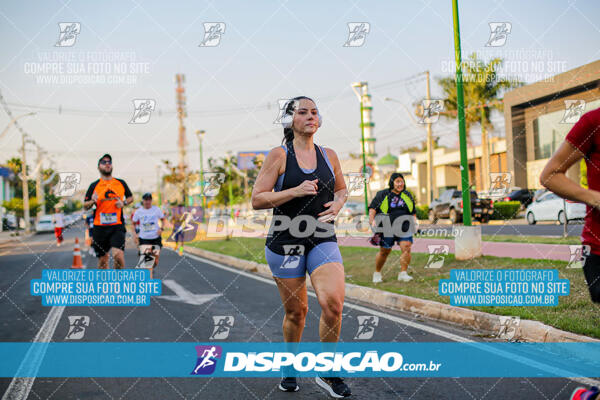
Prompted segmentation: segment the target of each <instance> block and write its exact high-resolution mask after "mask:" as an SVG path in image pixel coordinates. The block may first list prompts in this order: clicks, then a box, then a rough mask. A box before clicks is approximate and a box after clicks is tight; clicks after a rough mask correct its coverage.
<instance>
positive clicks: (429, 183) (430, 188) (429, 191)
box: [425, 71, 435, 203]
mask: <svg viewBox="0 0 600 400" xmlns="http://www.w3.org/2000/svg"><path fill="white" fill-rule="evenodd" d="M425 76H426V78H427V85H426V99H427V104H428V105H430V104H431V90H430V87H429V71H425ZM427 121H429V122H427V124H426V127H427V202H428V203H431V202H432V201H433V199H434V195H433V191H434V187H435V183H434V182H433V134H432V133H431V120H430V119H429V118H428V119H427Z"/></svg>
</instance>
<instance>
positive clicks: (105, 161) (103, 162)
mask: <svg viewBox="0 0 600 400" xmlns="http://www.w3.org/2000/svg"><path fill="white" fill-rule="evenodd" d="M100 164H112V161H110V160H102V161H100Z"/></svg>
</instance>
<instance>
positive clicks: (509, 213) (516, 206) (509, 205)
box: [492, 201, 521, 219]
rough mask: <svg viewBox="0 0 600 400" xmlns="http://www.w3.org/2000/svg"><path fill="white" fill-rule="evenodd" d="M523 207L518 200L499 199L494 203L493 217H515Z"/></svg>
mask: <svg viewBox="0 0 600 400" xmlns="http://www.w3.org/2000/svg"><path fill="white" fill-rule="evenodd" d="M520 208H521V203H520V202H518V201H498V202H495V203H494V214H493V215H492V218H493V219H513V218H515V217H516V216H517V213H518V212H519V210H520Z"/></svg>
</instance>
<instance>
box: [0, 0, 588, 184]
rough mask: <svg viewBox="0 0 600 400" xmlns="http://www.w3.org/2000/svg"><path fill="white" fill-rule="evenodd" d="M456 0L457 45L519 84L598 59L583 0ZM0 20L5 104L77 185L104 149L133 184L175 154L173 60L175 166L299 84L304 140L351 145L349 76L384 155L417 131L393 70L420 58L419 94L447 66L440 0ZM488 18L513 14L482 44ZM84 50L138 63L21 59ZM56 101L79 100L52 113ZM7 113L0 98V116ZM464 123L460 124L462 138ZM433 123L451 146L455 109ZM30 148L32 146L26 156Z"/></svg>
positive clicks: (234, 145) (1, 119) (67, 6)
mask: <svg viewBox="0 0 600 400" xmlns="http://www.w3.org/2000/svg"><path fill="white" fill-rule="evenodd" d="M459 3H460V5H459V7H460V18H461V36H462V46H463V57H466V55H467V54H469V53H471V52H473V51H476V52H477V53H478V54H479V55H480V56H481V57H482V58H484V59H486V58H489V57H491V56H495V55H498V56H501V57H503V58H504V59H505V60H506V62H507V66H508V65H510V66H512V67H513V68H512V69H511V70H510V71H509V72H510V74H511V75H512V76H516V77H517V78H519V79H521V80H524V81H528V82H532V81H535V80H538V79H541V78H543V77H544V76H548V75H552V74H553V73H554V72H561V71H564V70H569V69H572V68H576V67H578V66H581V65H583V64H586V63H589V62H591V61H595V60H597V59H598V58H599V56H600V53H599V50H600V49H599V46H598V43H600V40H599V39H600V22H598V21H597V18H594V17H596V16H598V15H600V5H599V4H598V2H596V1H591V0H588V1H558V0H556V1H510V0H507V1H474V0H473V1H460V2H459ZM0 20H1V21H2V23H1V24H0V33H1V35H2V38H3V41H2V47H3V49H2V50H3V51H2V52H0V60H1V62H0V66H1V67H0V90H1V91H2V94H3V96H4V98H5V99H6V101H7V102H8V103H9V106H10V107H11V109H12V111H13V113H14V114H15V115H19V114H21V113H23V112H26V111H27V110H29V108H28V107H27V106H29V105H32V106H35V110H37V111H38V114H37V115H36V116H34V117H29V118H24V119H23V120H21V125H22V126H23V128H24V129H25V130H26V131H27V132H28V133H30V134H31V136H32V137H33V138H34V139H35V140H36V142H37V143H39V144H40V145H41V146H42V147H43V148H44V149H46V150H47V151H48V152H49V153H50V154H51V155H52V158H53V160H54V161H55V165H56V167H57V168H58V169H59V170H64V171H79V172H81V173H82V176H83V181H84V185H87V182H88V181H89V180H91V179H94V178H95V177H96V176H97V172H96V170H95V165H96V160H97V158H98V157H99V155H101V154H103V153H104V152H111V153H112V154H113V156H114V158H115V175H116V176H119V177H122V178H124V179H126V180H128V182H129V183H130V185H131V186H132V187H134V188H136V189H140V190H142V189H143V188H147V187H152V186H153V185H154V182H155V174H156V170H155V166H156V165H157V164H159V163H160V160H162V159H170V160H171V161H174V162H176V161H177V154H176V152H175V151H176V149H177V147H176V140H177V120H176V118H175V116H174V115H173V114H172V113H171V112H170V111H172V110H173V109H174V107H175V104H174V102H175V92H174V74H175V73H178V72H180V73H184V74H185V75H186V91H187V108H188V111H189V116H188V118H187V119H186V126H187V128H188V131H187V139H188V144H189V154H188V163H189V164H190V165H191V166H192V167H193V168H197V165H198V164H199V161H198V154H197V153H198V152H197V140H196V137H195V135H194V134H193V132H194V131H195V130H196V129H204V130H206V131H207V135H206V142H205V143H206V145H205V160H206V159H207V158H208V157H210V156H213V157H217V156H222V155H224V154H225V152H226V151H228V150H231V151H233V152H237V151H247V150H268V149H270V148H272V147H274V146H277V145H278V144H279V143H280V142H281V137H282V132H281V128H280V127H279V126H277V125H274V124H273V121H274V120H275V118H276V116H277V110H276V109H275V108H268V107H267V104H272V105H273V106H274V105H275V104H276V103H277V99H280V98H287V97H291V96H296V95H299V94H303V95H308V96H311V97H313V98H314V99H315V100H316V101H317V105H318V106H319V108H320V111H321V114H322V115H323V118H324V123H323V126H322V128H321V129H320V130H319V131H318V132H317V136H316V137H315V141H316V142H317V143H319V144H322V145H325V146H327V147H331V148H333V149H335V150H336V151H337V152H338V154H339V155H340V157H342V158H344V157H346V156H347V155H348V153H349V152H357V151H358V149H359V137H360V131H359V128H358V124H359V122H360V114H359V111H358V107H359V106H358V102H357V100H356V97H355V96H354V94H353V93H352V90H351V88H350V84H351V83H352V82H354V81H367V82H369V85H370V87H371V90H370V92H371V94H372V98H373V106H374V110H373V119H374V121H375V123H376V127H375V131H374V132H375V137H376V138H377V139H378V141H377V144H376V150H377V152H378V153H379V154H380V155H383V154H384V153H385V152H386V151H387V150H388V148H389V149H390V150H391V151H392V152H393V153H397V152H398V151H399V150H400V148H401V147H402V146H407V145H410V144H417V143H418V142H419V140H422V138H423V137H424V135H425V132H424V129H422V128H420V127H415V126H414V125H412V123H411V122H410V119H409V118H408V116H407V115H406V112H405V111H404V110H403V109H402V108H401V107H400V105H399V104H396V103H391V102H385V101H384V100H383V99H384V98H385V97H393V98H395V99H398V100H400V101H401V102H402V103H403V104H405V105H406V106H408V107H410V105H411V104H412V103H413V102H415V101H419V100H420V99H421V98H422V97H423V96H424V93H425V83H424V80H423V79H422V78H418V79H413V80H410V81H407V82H403V81H402V80H403V79H404V78H407V77H411V76H414V75H415V74H418V73H420V72H422V71H424V70H430V71H431V74H432V77H433V78H434V79H433V82H432V95H433V97H435V96H436V95H439V94H440V92H439V89H438V87H437V85H436V84H435V78H437V77H442V76H446V75H450V74H451V73H452V71H449V70H448V66H452V65H453V63H454V47H453V37H452V12H451V1H449V0H444V1H442V0H436V1H429V2H428V1H424V2H421V1H410V2H409V1H370V2H367V1H358V2H356V3H354V2H352V1H330V2H316V1H288V2H280V1H256V2H233V1H220V2H214V3H211V2H193V1H183V2H164V1H145V2H136V1H131V2H130V1H127V0H124V1H107V2H83V1H71V2H67V1H65V2H62V1H58V2H54V1H43V2H42V1H39V2H31V3H23V2H18V1H8V2H3V3H2V4H1V5H0ZM59 22H79V23H80V24H81V33H80V34H79V35H78V37H77V39H76V43H75V44H74V46H72V47H54V44H55V43H56V40H57V39H58V34H59V28H58V23H59ZM204 22H224V23H225V26H226V28H225V34H224V35H223V36H222V38H221V41H220V44H219V45H218V46H216V47H199V44H200V42H201V41H202V39H203V36H204V27H203V23H204ZM349 22H368V23H369V24H370V32H369V33H368V34H367V37H366V40H365V43H364V45H363V46H361V47H343V46H342V45H343V43H344V42H345V40H346V39H347V38H348V27H347V24H348V23H349ZM490 22H509V23H511V24H512V31H511V33H510V34H509V35H508V38H507V42H506V44H505V45H504V46H502V47H494V48H490V47H485V43H486V42H487V41H488V39H489V35H490V28H489V26H488V23H490ZM90 52H92V53H95V54H103V55H107V54H108V55H113V56H115V55H116V56H119V55H120V56H123V54H126V55H129V56H131V57H133V58H134V59H135V62H139V63H143V64H144V65H146V66H147V68H149V73H140V74H135V78H136V83H135V84H71V85H66V84H62V85H56V84H50V83H48V82H43V81H40V79H41V78H40V76H41V75H44V74H43V73H39V72H36V73H28V72H30V71H27V69H28V68H29V69H31V68H32V65H39V63H40V62H41V60H42V57H43V56H44V55H52V56H57V55H58V56H60V55H62V56H65V54H71V55H74V56H75V57H83V58H85V57H88V55H89V53H90ZM535 57H538V58H537V60H538V61H540V60H541V61H542V63H541V64H539V65H542V64H543V68H542V69H541V70H540V71H539V72H532V71H531V69H532V66H534V63H533V60H534V58H535ZM122 59H123V58H121V59H120V60H122ZM123 60H124V59H123ZM130 60H131V59H128V60H127V61H130ZM87 61H89V60H88V59H86V62H85V64H86V68H88V66H87ZM63 64H64V63H63ZM73 64H77V63H76V62H74V63H73ZM63 66H64V65H63ZM96 67H97V68H99V66H96ZM553 68H556V70H554V71H553V70H552V69H553ZM92 75H94V76H101V75H103V74H102V72H99V73H93V74H92ZM105 76H106V74H105ZM397 81H400V82H397ZM391 82H392V83H391ZM393 82H396V83H393ZM140 98H150V99H154V100H156V108H157V110H155V111H154V112H153V114H152V116H151V118H150V121H149V122H148V123H147V124H137V125H136V124H128V121H129V119H130V118H131V115H132V113H133V105H132V100H133V99H140ZM23 105H27V106H23ZM59 105H60V106H61V107H62V109H63V110H72V109H77V110H84V111H85V112H67V111H65V112H64V113H61V114H60V115H59V114H58V111H57V110H58V107H59ZM43 107H45V108H43ZM159 111H160V114H159ZM9 120H10V119H9V118H8V117H7V115H6V113H5V112H4V111H3V110H0V127H2V128H3V127H4V126H5V125H6V124H7V123H8V121H9ZM494 123H495V126H496V130H495V134H503V120H502V116H501V115H500V114H497V115H495V116H494ZM477 133H478V129H477V127H475V128H474V130H473V137H474V141H477V140H478V139H477ZM436 134H437V135H440V137H441V142H442V143H443V144H446V145H449V146H454V145H456V142H457V135H456V123H455V122H454V121H445V120H440V122H439V123H438V124H436V125H435V126H434V135H436ZM19 143H20V137H19V135H18V131H17V130H16V129H12V130H11V131H10V132H9V133H8V134H7V135H6V136H5V137H4V138H2V139H0V148H1V150H0V162H3V161H4V160H6V159H8V158H10V157H11V156H14V155H15V154H16V151H17V147H18V145H19ZM149 152H150V153H149ZM34 155H35V152H34V151H33V148H32V151H31V153H30V154H29V157H30V159H31V158H32V157H33V156H34Z"/></svg>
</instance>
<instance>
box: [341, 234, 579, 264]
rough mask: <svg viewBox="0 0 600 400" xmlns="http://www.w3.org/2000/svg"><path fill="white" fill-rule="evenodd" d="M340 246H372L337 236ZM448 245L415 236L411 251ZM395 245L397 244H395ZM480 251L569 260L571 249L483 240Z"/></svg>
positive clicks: (446, 241)
mask: <svg viewBox="0 0 600 400" xmlns="http://www.w3.org/2000/svg"><path fill="white" fill-rule="evenodd" d="M338 243H339V244H340V246H360V247H373V246H372V245H371V244H370V243H369V242H368V239H366V238H362V237H348V236H347V237H339V236H338ZM436 244H437V245H440V244H445V245H448V247H449V248H450V249H449V252H450V253H454V239H425V238H415V239H414V243H413V246H412V251H414V252H415V253H429V249H428V247H427V246H428V245H436ZM396 246H397V245H396ZM482 252H483V255H484V256H495V257H510V258H535V259H540V260H541V259H547V260H561V261H569V260H570V259H571V250H570V247H569V245H566V244H542V243H507V242H483V244H482Z"/></svg>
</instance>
